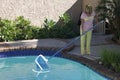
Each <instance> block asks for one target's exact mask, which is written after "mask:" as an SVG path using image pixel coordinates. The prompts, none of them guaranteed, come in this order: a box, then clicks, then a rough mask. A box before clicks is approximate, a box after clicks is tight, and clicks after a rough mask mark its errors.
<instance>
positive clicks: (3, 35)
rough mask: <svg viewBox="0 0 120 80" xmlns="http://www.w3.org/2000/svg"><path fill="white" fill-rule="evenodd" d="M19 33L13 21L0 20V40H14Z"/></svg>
mask: <svg viewBox="0 0 120 80" xmlns="http://www.w3.org/2000/svg"><path fill="white" fill-rule="evenodd" d="M16 34H17V29H16V27H15V24H14V22H13V21H10V20H6V19H1V20H0V41H11V40H14V39H15V37H16Z"/></svg>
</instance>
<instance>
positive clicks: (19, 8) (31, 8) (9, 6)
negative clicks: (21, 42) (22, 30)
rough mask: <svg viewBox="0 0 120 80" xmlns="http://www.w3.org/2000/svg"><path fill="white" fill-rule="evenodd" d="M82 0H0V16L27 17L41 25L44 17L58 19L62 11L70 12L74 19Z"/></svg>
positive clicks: (76, 17)
mask: <svg viewBox="0 0 120 80" xmlns="http://www.w3.org/2000/svg"><path fill="white" fill-rule="evenodd" d="M81 1H82V0H0V17H2V18H7V19H15V18H16V17H17V16H24V17H25V18H28V19H29V20H30V21H31V22H32V24H34V25H41V24H42V23H43V21H44V20H45V18H48V19H53V20H55V21H58V19H59V16H60V15H62V14H63V13H65V12H67V13H70V14H71V16H72V18H74V20H75V21H77V20H78V16H79V13H80V10H81V6H82V5H81Z"/></svg>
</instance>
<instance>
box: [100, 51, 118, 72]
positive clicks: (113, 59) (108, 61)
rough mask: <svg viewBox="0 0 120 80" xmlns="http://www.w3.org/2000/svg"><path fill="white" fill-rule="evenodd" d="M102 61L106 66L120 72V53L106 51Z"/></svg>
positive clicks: (102, 55)
mask: <svg viewBox="0 0 120 80" xmlns="http://www.w3.org/2000/svg"><path fill="white" fill-rule="evenodd" d="M101 61H102V62H103V64H104V65H105V66H107V67H110V66H111V67H112V68H113V69H114V70H115V71H116V72H120V52H115V51H109V50H104V51H103V52H102V54H101Z"/></svg>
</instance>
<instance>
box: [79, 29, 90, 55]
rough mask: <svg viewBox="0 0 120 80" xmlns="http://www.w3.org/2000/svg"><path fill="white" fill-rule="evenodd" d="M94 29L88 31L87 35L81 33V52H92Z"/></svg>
mask: <svg viewBox="0 0 120 80" xmlns="http://www.w3.org/2000/svg"><path fill="white" fill-rule="evenodd" d="M80 34H82V30H81V31H80ZM91 37H92V31H88V32H87V33H86V34H85V35H81V54H85V53H86V54H90V44H91Z"/></svg>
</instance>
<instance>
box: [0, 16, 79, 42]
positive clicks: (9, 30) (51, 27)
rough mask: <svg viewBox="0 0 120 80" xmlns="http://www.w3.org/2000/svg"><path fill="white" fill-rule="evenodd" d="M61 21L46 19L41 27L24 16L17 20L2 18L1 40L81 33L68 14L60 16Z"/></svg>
mask: <svg viewBox="0 0 120 80" xmlns="http://www.w3.org/2000/svg"><path fill="white" fill-rule="evenodd" d="M59 18H60V20H59V22H60V23H61V24H58V23H59V22H55V21H53V20H48V19H45V20H44V23H43V25H42V26H41V27H38V26H33V25H31V22H30V21H29V20H28V19H25V18H24V17H23V16H19V17H17V18H16V19H15V20H6V19H1V18H0V41H13V40H27V39H40V38H72V37H75V36H78V35H79V29H77V30H78V31H76V28H77V25H75V23H74V22H73V21H72V19H71V18H70V16H69V15H68V14H63V15H62V16H60V17H59Z"/></svg>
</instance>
